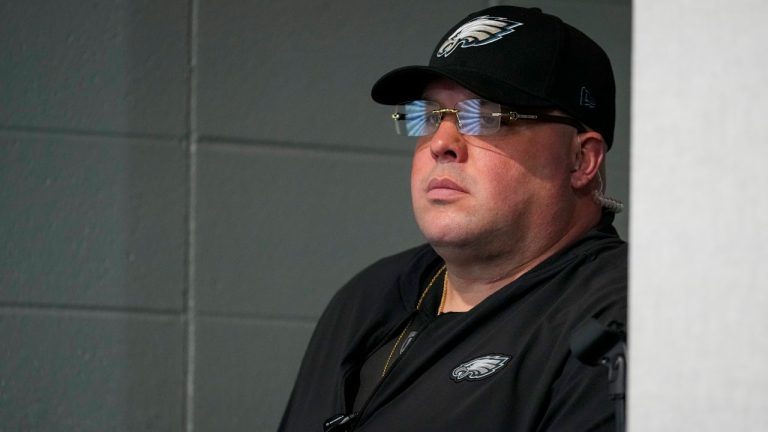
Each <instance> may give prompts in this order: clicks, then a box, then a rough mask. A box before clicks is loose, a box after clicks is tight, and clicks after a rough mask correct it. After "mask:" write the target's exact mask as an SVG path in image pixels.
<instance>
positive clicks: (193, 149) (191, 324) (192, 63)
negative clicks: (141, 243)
mask: <svg viewBox="0 0 768 432" xmlns="http://www.w3.org/2000/svg"><path fill="white" fill-rule="evenodd" d="M199 6H200V4H199V0H190V2H189V8H190V13H189V75H188V77H189V99H188V103H189V110H188V115H189V117H188V119H187V123H188V124H187V130H188V137H189V142H188V144H187V145H188V149H189V152H188V159H187V163H188V168H187V173H188V175H189V178H188V191H187V193H188V195H187V205H188V207H187V290H186V299H185V315H186V329H185V330H186V347H187V348H186V364H185V367H184V369H185V377H184V378H185V384H186V386H185V399H184V407H185V409H184V427H185V430H186V432H194V430H195V372H196V369H195V368H196V363H195V353H196V351H197V338H196V330H197V327H196V325H197V313H196V296H195V288H196V287H195V270H196V259H195V254H196V238H195V232H196V228H197V219H196V213H195V209H196V208H197V180H196V178H197V145H198V130H197V48H198V20H199Z"/></svg>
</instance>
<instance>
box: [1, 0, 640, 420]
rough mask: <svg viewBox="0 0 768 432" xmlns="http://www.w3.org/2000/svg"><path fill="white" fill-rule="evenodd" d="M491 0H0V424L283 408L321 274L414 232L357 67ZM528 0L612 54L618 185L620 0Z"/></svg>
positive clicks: (394, 54)
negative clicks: (616, 90)
mask: <svg viewBox="0 0 768 432" xmlns="http://www.w3.org/2000/svg"><path fill="white" fill-rule="evenodd" d="M491 3H499V2H488V1H480V0H475V1H464V2H451V3H450V4H445V2H440V1H436V0H430V1H418V2H415V1H411V0H408V1H405V0H393V1H388V2H355V1H351V0H350V1H333V2H319V1H309V0H307V1H293V2H260V1H255V2H254V1H243V0H217V1H213V0H191V1H180V0H172V1H163V2H153V1H146V0H115V1H113V2H99V1H96V2H56V1H52V0H28V1H25V2H20V1H17V2H12V1H7V2H2V3H0V53H2V55H0V184H1V185H2V187H1V188H0V430H3V431H5V430H8V431H16V430H24V431H31V430H40V431H74V430H78V431H103V430H113V431H136V430H157V431H182V430H187V431H222V430H232V431H239V430H253V431H271V430H274V429H275V427H276V425H277V422H278V419H279V417H280V414H281V412H282V409H283V405H284V403H285V401H286V399H287V397H288V393H289V391H290V388H291V386H292V382H293V380H294V377H295V373H296V368H297V367H298V364H299V362H300V359H301V355H302V352H303V349H304V346H305V344H306V342H307V340H308V338H309V336H310V333H311V331H312V329H313V326H314V322H315V320H316V319H317V317H318V315H319V314H320V312H321V310H322V309H323V307H324V305H325V303H326V302H327V301H328V299H329V297H330V296H331V295H332V293H333V292H334V291H335V290H336V289H337V288H338V287H339V286H340V285H341V284H342V283H344V282H345V281H346V280H347V279H348V278H349V277H350V276H351V275H352V274H354V273H355V272H356V271H358V270H359V269H361V268H362V267H364V266H365V265H367V264H369V263H370V262H371V261H373V260H375V259H376V258H378V257H381V256H383V255H387V254H391V253H394V252H397V251H399V250H401V249H403V248H405V247H408V246H411V245H415V244H417V243H420V242H421V237H420V235H419V233H418V231H417V229H416V227H415V224H414V222H413V221H412V216H411V213H410V201H409V197H408V175H409V165H410V161H409V159H410V152H411V149H410V147H411V145H412V143H411V142H410V141H408V140H406V139H402V138H398V137H396V136H394V133H393V131H391V124H390V122H389V120H388V113H389V109H388V108H385V107H379V106H376V105H374V104H373V103H372V102H371V101H370V99H369V96H368V92H369V89H370V85H371V84H372V83H373V81H375V79H376V78H378V76H380V75H381V74H382V73H383V72H385V71H387V70H389V69H391V68H393V67H396V66H400V65H404V64H411V63H423V62H425V61H426V60H427V57H428V55H429V53H430V52H431V50H432V48H433V46H434V44H435V43H436V42H437V38H438V37H439V36H440V35H441V34H442V33H443V32H444V31H445V30H446V29H447V27H448V26H450V25H452V24H453V23H455V21H457V20H458V19H460V18H461V17H463V16H464V15H466V13H468V12H469V11H472V10H474V9H479V8H482V7H484V6H486V5H488V4H491ZM518 4H520V3H518ZM522 4H524V5H534V4H535V5H538V6H540V7H542V8H543V9H544V10H545V11H549V12H554V13H557V14H561V15H562V16H563V17H564V18H566V20H568V21H570V22H572V23H573V24H575V25H576V26H579V27H581V28H583V29H584V30H585V31H586V32H587V33H590V34H592V35H593V36H594V37H595V38H596V39H597V40H598V41H599V42H600V43H602V44H603V45H604V46H605V47H606V49H607V51H609V54H610V55H611V56H612V58H613V61H614V67H615V68H616V70H617V77H618V81H619V82H618V86H619V96H620V101H619V113H618V114H619V122H618V130H617V139H616V144H615V145H614V149H613V150H612V151H611V154H610V164H611V167H610V169H611V170H612V173H611V174H610V175H609V182H610V187H609V190H610V192H611V193H613V194H614V195H617V196H619V197H621V198H623V199H625V200H626V198H627V169H628V163H627V154H628V124H627V119H628V106H629V95H628V88H629V37H630V36H629V35H630V28H629V27H630V25H629V23H630V5H629V2H628V1H621V2H615V1H607V0H606V1H602V0H591V1H587V0H585V1H580V2H573V1H566V0H560V1H555V0H552V1H542V2H535V3H534V2H529V1H526V2H522ZM618 225H619V228H620V230H622V232H624V233H626V219H625V217H622V218H620V219H619V220H618Z"/></svg>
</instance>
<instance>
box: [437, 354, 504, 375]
mask: <svg viewBox="0 0 768 432" xmlns="http://www.w3.org/2000/svg"><path fill="white" fill-rule="evenodd" d="M509 359H510V357H509V356H506V355H502V354H488V355H484V356H482V357H478V358H476V359H472V360H470V361H468V362H466V363H462V364H460V365H459V366H457V367H456V369H454V370H453V371H452V372H451V379H452V380H454V381H456V382H461V381H463V380H465V379H466V380H470V381H476V380H481V379H483V378H487V377H488V376H489V375H492V374H494V373H496V372H497V371H498V370H499V369H501V368H503V367H504V366H506V365H507V362H508V361H509Z"/></svg>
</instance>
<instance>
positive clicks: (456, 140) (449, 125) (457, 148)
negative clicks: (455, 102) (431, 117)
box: [429, 113, 467, 162]
mask: <svg viewBox="0 0 768 432" xmlns="http://www.w3.org/2000/svg"><path fill="white" fill-rule="evenodd" d="M458 122H459V120H458V117H456V115H455V113H443V118H442V120H441V121H440V124H439V125H438V127H437V130H436V131H435V133H434V134H433V135H432V136H431V137H430V141H429V149H430V151H431V152H432V157H433V158H434V159H435V161H437V162H463V161H465V160H466V158H467V142H466V140H465V137H464V134H462V133H461V132H460V131H459V123H458Z"/></svg>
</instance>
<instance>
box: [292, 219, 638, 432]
mask: <svg viewBox="0 0 768 432" xmlns="http://www.w3.org/2000/svg"><path fill="white" fill-rule="evenodd" d="M610 222H611V219H610V218H609V217H606V218H604V220H603V221H602V222H601V224H600V225H599V226H598V227H596V228H595V229H593V230H592V231H590V232H589V233H587V234H586V235H585V236H584V237H583V238H582V239H580V240H579V241H577V242H575V243H574V244H572V245H570V246H569V247H567V248H566V249H564V250H562V251H560V252H559V253H557V254H555V255H553V256H552V257H550V258H548V259H547V260H545V261H544V262H542V263H541V264H539V265H538V266H536V267H535V268H534V269H532V270H530V271H529V272H527V273H526V274H524V275H523V276H521V277H520V278H518V279H517V280H515V281H514V282H512V283H510V284H509V285H507V286H505V287H503V288H501V289H500V290H498V291H497V292H495V293H494V294H492V295H491V296H489V297H488V298H486V299H485V300H484V301H482V302H481V303H480V304H478V305H477V306H475V307H474V308H473V309H471V310H470V311H467V312H465V313H461V314H445V315H441V316H439V317H436V316H435V314H434V311H435V310H436V309H432V310H431V311H427V310H426V309H427V308H422V309H421V310H416V304H417V303H418V299H419V297H420V295H421V294H422V293H423V291H424V287H426V286H427V284H428V283H429V281H430V279H431V278H432V277H433V276H434V275H435V273H436V272H437V271H438V270H439V268H440V267H441V266H442V265H443V264H442V260H441V259H440V258H439V257H438V256H437V255H436V254H435V252H434V251H433V250H432V249H431V248H430V247H429V246H427V245H425V246H421V247H419V248H415V249H412V250H409V251H406V252H403V253H401V254H398V255H395V256H392V257H389V258H386V259H384V260H381V261H379V262H378V263H376V264H374V265H372V266H371V267H369V268H367V269H366V270H364V271H363V272H361V273H360V274H358V275H357V276H356V277H355V278H353V279H352V280H351V281H350V282H349V283H348V284H347V285H345V286H344V287H343V288H342V289H341V290H340V291H339V292H338V293H337V295H336V296H335V297H334V298H333V299H332V301H331V303H330V304H329V306H328V308H327V309H326V311H325V312H324V314H323V316H322V317H321V318H320V321H319V322H318V325H317V328H316V329H315V333H314V335H313V337H312V340H311V341H310V344H309V347H308V349H307V353H306V354H305V357H304V361H303V363H302V366H301V369H300V371H299V375H298V378H297V381H296V385H295V387H294V390H293V393H292V395H291V399H290V401H289V404H288V407H287V409H286V412H285V415H284V417H283V421H282V423H281V425H280V429H279V430H281V431H286V432H307V431H310V432H311V431H322V430H323V422H324V421H325V420H327V419H328V418H330V417H332V416H334V415H337V414H346V415H349V416H350V417H352V420H351V421H350V422H348V426H351V427H352V430H355V431H360V432H363V431H365V432H374V431H393V430H397V431H441V432H443V431H446V430H449V431H463V430H482V431H561V430H562V431H587V430H606V431H609V430H612V428H613V427H614V425H613V405H612V403H611V400H610V399H609V396H608V379H607V373H606V371H605V370H604V369H603V368H592V367H587V366H585V365H582V364H581V363H580V362H578V360H576V359H575V358H574V357H573V356H572V355H571V353H570V350H569V341H570V337H571V333H572V332H573V330H574V329H576V328H577V327H578V326H579V325H580V324H581V323H582V322H583V321H585V320H586V319H588V318H591V317H595V318H597V319H598V320H599V321H601V322H603V323H607V322H609V321H620V322H626V284H627V273H626V272H627V269H626V244H625V243H624V242H623V241H622V240H621V239H619V238H618V236H617V234H616V232H615V230H614V229H613V227H612V226H611V225H610ZM439 291H440V290H434V292H433V293H432V294H433V296H435V297H437V296H438V295H439ZM435 297H428V298H430V299H432V300H431V301H433V302H434V299H435ZM412 320H413V322H415V323H417V324H418V326H417V327H418V334H417V336H416V337H415V339H413V340H412V341H411V342H410V343H409V345H408V347H407V349H406V350H405V351H404V352H403V354H402V355H400V356H399V357H398V358H397V359H396V361H395V362H394V363H393V364H392V365H391V366H390V369H389V371H388V373H387V375H386V377H385V378H384V379H383V380H381V381H380V382H377V383H376V384H374V385H373V387H371V386H370V384H366V383H365V382H369V383H370V381H369V380H368V378H366V377H367V376H369V374H370V372H368V371H369V370H372V371H376V370H377V369H378V370H380V369H379V365H381V367H383V364H381V358H382V357H383V356H384V355H389V352H390V351H391V345H390V344H391V343H392V341H393V340H395V339H396V338H397V337H398V336H399V335H400V333H401V332H402V331H403V328H405V326H406V325H408V323H409V322H411V321H412ZM405 337H407V335H405ZM382 353H383V354H382ZM366 360H367V361H366ZM361 370H362V375H361ZM361 377H362V381H363V386H362V387H361V379H360V378H361ZM363 393H367V395H366V394H363ZM358 394H359V397H358ZM356 401H357V402H356Z"/></svg>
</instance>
